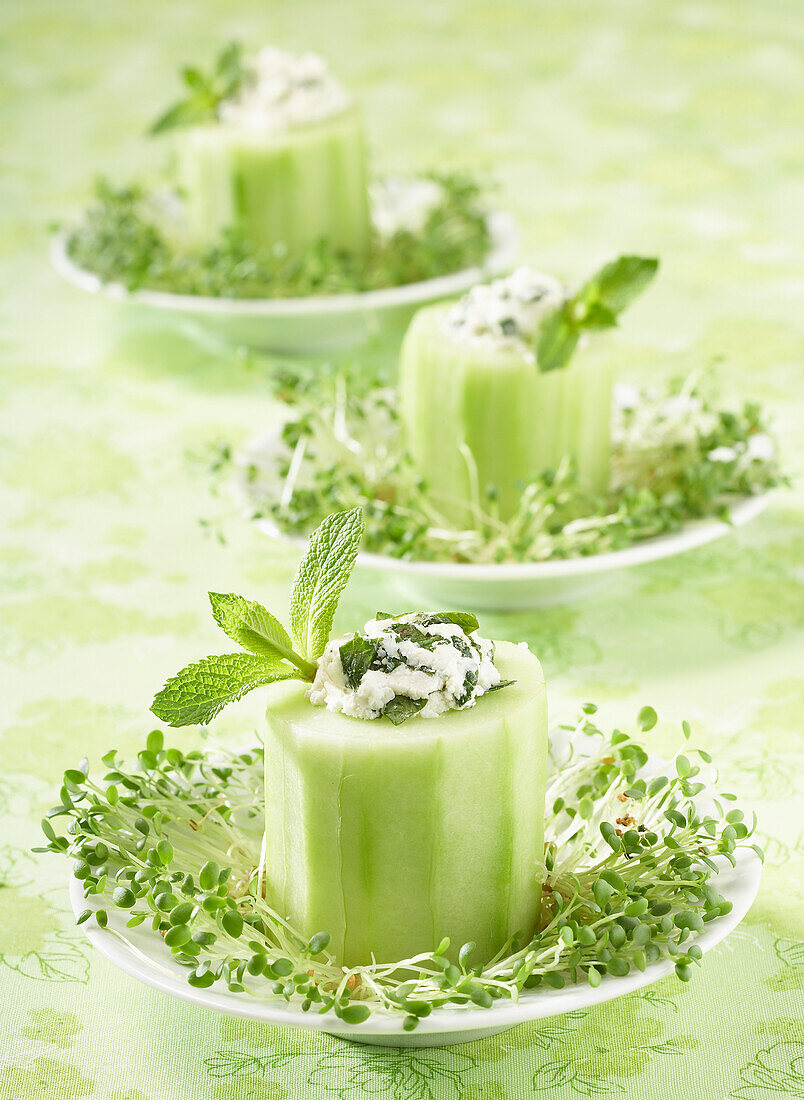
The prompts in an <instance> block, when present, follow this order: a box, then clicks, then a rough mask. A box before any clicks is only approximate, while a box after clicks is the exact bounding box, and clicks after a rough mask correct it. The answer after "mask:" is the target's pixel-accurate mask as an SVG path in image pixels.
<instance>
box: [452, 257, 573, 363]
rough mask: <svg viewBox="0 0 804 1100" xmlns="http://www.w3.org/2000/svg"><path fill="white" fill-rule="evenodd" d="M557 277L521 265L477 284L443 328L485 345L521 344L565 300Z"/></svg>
mask: <svg viewBox="0 0 804 1100" xmlns="http://www.w3.org/2000/svg"><path fill="white" fill-rule="evenodd" d="M566 296H567V294H566V290H565V288H564V287H563V286H562V284H561V283H560V282H559V280H558V279H556V278H554V276H552V275H545V274H544V273H543V272H541V271H535V270H534V269H533V268H532V267H518V268H517V269H516V271H514V272H513V274H511V275H509V276H507V278H505V279H495V280H494V281H493V282H492V283H489V284H488V285H485V284H484V285H481V286H474V287H472V289H471V290H470V291H469V292H468V294H465V295H464V296H463V298H461V299H460V301H458V302H456V303H455V305H454V306H452V308H451V309H450V310H449V311H448V312H447V314H446V316H445V318H444V322H443V328H444V331H445V332H446V333H447V335H448V336H451V337H452V339H453V340H459V341H461V342H467V343H472V344H477V345H481V346H485V347H521V348H523V349H526V348H527V343H528V342H529V341H530V340H532V339H533V337H534V336H535V335H536V331H537V329H538V328H539V324H540V323H541V320H542V318H543V317H544V316H545V315H546V314H548V313H551V312H552V311H553V310H554V309H556V308H557V307H558V306H560V305H561V304H562V303H563V302H564V301H565V299H566Z"/></svg>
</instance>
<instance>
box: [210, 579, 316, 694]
mask: <svg viewBox="0 0 804 1100" xmlns="http://www.w3.org/2000/svg"><path fill="white" fill-rule="evenodd" d="M209 600H210V603H211V604H212V614H213V615H214V617H215V622H216V623H217V624H218V626H219V627H220V628H221V630H223V632H224V633H225V634H228V635H229V637H230V638H231V639H232V641H233V642H237V644H238V645H241V646H242V647H243V649H247V650H248V651H249V652H250V653H257V654H259V655H260V656H263V657H278V658H280V659H281V660H285V661H290V663H291V664H294V665H296V667H297V668H298V669H299V670H300V671H301V672H303V673H304V676H305V678H306V679H308V680H311V679H312V678H313V677H314V676H315V665H313V664H311V663H310V662H309V661H305V660H303V659H302V658H300V657H299V655H298V654H297V653H295V652H294V649H293V643H292V642H291V640H290V636H289V635H288V632H287V631H286V630H285V628H284V627H283V626H282V624H281V623H280V622H279V620H278V619H275V618H274V616H273V615H272V614H271V612H270V611H266V609H265V608H264V607H262V606H261V605H260V604H258V603H254V602H253V601H252V600H245V599H243V597H242V596H236V595H235V594H234V593H233V592H230V593H228V594H227V595H223V594H222V593H220V592H210V593H209Z"/></svg>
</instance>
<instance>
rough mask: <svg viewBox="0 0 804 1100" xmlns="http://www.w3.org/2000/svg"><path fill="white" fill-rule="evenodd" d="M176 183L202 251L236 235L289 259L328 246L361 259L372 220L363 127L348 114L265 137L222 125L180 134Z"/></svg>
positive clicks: (354, 112)
mask: <svg viewBox="0 0 804 1100" xmlns="http://www.w3.org/2000/svg"><path fill="white" fill-rule="evenodd" d="M176 145H177V150H178V179H179V182H180V184H181V186H182V188H183V189H184V191H185V193H186V195H187V213H188V218H189V222H190V228H191V231H192V234H193V237H194V239H195V241H196V242H197V243H198V244H199V245H213V244H215V243H217V242H218V241H219V240H220V237H221V234H222V233H223V232H224V231H225V230H227V229H233V230H234V231H235V232H236V233H238V235H241V236H242V237H243V239H244V240H245V241H246V242H248V244H249V245H250V246H252V247H254V248H268V249H270V248H273V247H274V246H275V245H282V246H284V247H285V248H286V249H287V251H288V254H289V255H290V256H294V255H303V254H304V253H305V252H306V250H307V249H308V248H309V247H310V245H314V244H316V243H317V242H318V241H320V240H327V241H329V242H330V243H331V244H332V245H333V246H334V247H335V248H343V249H347V250H348V251H350V252H356V253H362V252H365V251H366V249H367V248H368V240H369V216H368V192H367V179H366V165H365V155H364V138H363V124H362V119H361V116H360V112H359V111H358V110H357V108H352V109H350V110H348V111H346V112H345V113H343V114H341V115H338V116H337V117H335V118H332V119H327V120H326V121H325V122H320V123H316V124H314V125H311V126H303V127H299V128H296V129H293V130H290V131H289V132H288V133H286V134H285V133H280V134H269V135H267V136H263V135H255V134H250V133H246V132H241V131H239V130H235V129H233V128H229V127H226V126H215V125H212V126H194V127H191V128H189V129H187V130H179V131H178V132H177V135H176Z"/></svg>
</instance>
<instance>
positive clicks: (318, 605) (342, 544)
mask: <svg viewBox="0 0 804 1100" xmlns="http://www.w3.org/2000/svg"><path fill="white" fill-rule="evenodd" d="M362 535H363V516H362V513H361V511H360V509H359V508H352V509H351V510H350V511H348V512H333V513H332V515H329V516H327V517H326V519H325V520H324V521H323V523H322V524H321V526H320V527H318V528H316V530H315V531H313V533H312V535H311V536H310V543H309V545H308V547H307V553H306V554H305V556H304V559H303V560H302V563H301V565H300V566H299V571H298V572H297V574H296V579H295V580H294V582H293V591H292V592H291V595H290V627H291V631H292V634H293V641H294V642H295V645H296V649H297V651H298V652H300V653H301V654H302V656H303V657H304V658H305V659H306V660H308V661H316V660H318V658H319V657H320V656H321V654H322V653H323V652H324V649H325V648H326V644H327V641H328V640H329V635H330V631H331V630H332V620H333V619H334V618H335V609H336V608H337V606H338V600H339V599H340V595H341V592H343V590H344V588H345V587H346V583H347V581H348V580H349V577H350V576H351V573H352V570H353V569H354V566H355V561H356V559H357V551H358V548H359V546H360V539H361V538H362Z"/></svg>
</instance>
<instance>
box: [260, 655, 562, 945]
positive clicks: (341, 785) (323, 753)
mask: <svg viewBox="0 0 804 1100" xmlns="http://www.w3.org/2000/svg"><path fill="white" fill-rule="evenodd" d="M495 664H496V665H497V667H498V668H499V670H500V673H501V675H502V677H503V679H505V680H514V681H515V683H514V684H512V685H511V686H509V687H507V688H505V689H504V690H502V691H499V692H494V693H493V694H491V695H489V696H487V697H481V698H480V699H478V701H477V703H476V704H475V706H474V707H471V708H470V709H469V710H465V711H451V712H449V713H448V714H442V715H440V716H439V717H438V718H431V719H427V718H411V719H409V720H408V721H407V722H406V723H404V724H403V725H401V726H393V725H392V724H391V722H389V720H388V719H387V718H377V719H374V720H373V721H365V720H361V719H359V718H349V717H347V716H345V715H343V714H331V713H330V712H329V711H327V710H324V709H323V708H322V707H313V706H311V705H310V702H309V701H308V699H307V692H306V689H305V687H304V686H302V685H299V684H294V685H292V686H290V685H287V686H285V685H277V686H276V687H273V688H272V689H271V690H270V694H269V703H268V711H267V719H268V722H267V729H266V732H265V807H266V809H265V817H266V848H267V852H268V856H267V862H266V878H267V883H268V889H269V899H270V903H271V904H272V905H273V907H274V908H275V909H276V910H277V912H279V913H283V914H287V915H288V916H289V918H290V920H291V922H292V923H293V924H294V926H295V927H296V928H299V929H301V931H302V932H303V933H304V934H305V935H306V936H307V937H308V938H309V937H310V936H313V935H314V934H315V933H316V932H322V931H326V932H329V933H330V935H331V936H332V944H331V950H332V951H333V952H334V954H335V956H336V958H337V959H338V960H339V961H341V962H344V963H345V964H346V965H348V966H355V965H357V964H359V963H370V962H371V956H372V953H373V954H374V957H375V958H376V960H377V961H378V962H380V963H383V962H394V961H395V960H397V959H407V958H410V957H411V956H412V955H417V954H419V953H420V952H422V951H433V950H435V948H436V947H438V945H439V943H440V942H441V939H442V938H443V937H444V936H449V938H450V940H451V943H452V946H453V948H454V950H453V951H452V952H451V954H452V955H453V956H457V951H458V949H459V948H460V947H461V945H462V944H464V943H467V942H469V941H470V940H471V941H472V942H474V943H475V944H476V945H477V951H476V955H475V956H474V957H473V962H474V961H476V962H478V963H480V962H490V961H491V959H492V958H493V956H494V955H496V953H497V952H498V951H499V950H500V948H501V947H502V946H503V945H504V943H505V941H506V940H507V939H508V937H509V936H511V935H513V934H514V932H516V931H518V930H520V929H523V928H528V927H533V925H534V922H535V921H536V919H537V914H538V910H539V897H540V892H541V891H540V887H539V876H538V873H537V866H536V863H537V860H539V859H540V858H541V854H542V850H543V839H542V838H543V831H544V830H543V823H542V820H541V807H542V806H543V805H544V786H545V767H546V762H547V708H546V699H545V690H544V676H543V675H542V671H541V669H540V668H539V662H538V661H537V660H536V659H535V658H534V657H533V656H532V655H531V654H528V653H524V652H523V651H522V650H520V649H519V648H518V647H516V646H513V645H511V644H510V642H501V643H500V644H499V646H498V649H497V655H496V658H495Z"/></svg>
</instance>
